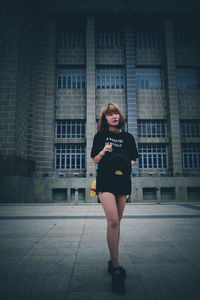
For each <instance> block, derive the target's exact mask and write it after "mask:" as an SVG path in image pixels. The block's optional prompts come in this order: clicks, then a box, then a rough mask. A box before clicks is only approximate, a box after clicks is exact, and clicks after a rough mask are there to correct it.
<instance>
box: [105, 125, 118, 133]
mask: <svg viewBox="0 0 200 300" xmlns="http://www.w3.org/2000/svg"><path fill="white" fill-rule="evenodd" d="M108 130H109V131H111V132H114V133H120V132H121V129H119V128H116V127H113V126H109V127H108Z"/></svg>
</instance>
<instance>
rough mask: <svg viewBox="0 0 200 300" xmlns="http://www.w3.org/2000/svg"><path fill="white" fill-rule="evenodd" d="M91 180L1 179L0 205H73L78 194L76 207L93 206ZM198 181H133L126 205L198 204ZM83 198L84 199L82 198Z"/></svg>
mask: <svg viewBox="0 0 200 300" xmlns="http://www.w3.org/2000/svg"><path fill="white" fill-rule="evenodd" d="M93 180H94V178H92V177H91V178H58V177H57V178H30V177H29V178H28V177H22V176H12V177H11V176H1V177H0V203H17V202H22V203H35V202H36V203H37V202H38V203H39V202H43V203H49V202H64V203H73V202H74V199H73V195H74V190H77V191H79V203H87V202H88V203H96V202H98V199H97V197H90V188H91V185H92V182H93ZM199 188H200V187H199V178H195V177H190V178H189V177H188V178H187V177H185V178H183V177H151V178H146V179H144V178H138V177H135V178H133V179H132V194H131V197H130V198H129V199H128V200H127V201H128V202H132V203H138V202H146V203H164V202H171V203H173V202H174V203H175V202H176V201H178V202H185V201H191V202H193V201H199ZM83 195H84V198H83Z"/></svg>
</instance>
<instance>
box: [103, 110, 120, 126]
mask: <svg viewBox="0 0 200 300" xmlns="http://www.w3.org/2000/svg"><path fill="white" fill-rule="evenodd" d="M105 118H106V121H107V123H108V126H111V127H116V126H117V125H119V119H120V115H119V113H115V112H113V113H110V114H107V115H105Z"/></svg>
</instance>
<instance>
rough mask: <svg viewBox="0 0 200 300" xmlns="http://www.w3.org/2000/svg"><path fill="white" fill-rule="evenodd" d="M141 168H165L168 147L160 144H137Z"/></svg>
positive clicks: (166, 165) (166, 166)
mask: <svg viewBox="0 0 200 300" xmlns="http://www.w3.org/2000/svg"><path fill="white" fill-rule="evenodd" d="M139 154H140V158H139V167H140V168H141V169H167V168H168V147H167V145H163V144H162V145H161V144H139Z"/></svg>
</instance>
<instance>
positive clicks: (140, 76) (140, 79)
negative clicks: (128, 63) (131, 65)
mask: <svg viewBox="0 0 200 300" xmlns="http://www.w3.org/2000/svg"><path fill="white" fill-rule="evenodd" d="M136 88H137V90H160V89H163V72H162V70H161V69H158V68H137V69H136Z"/></svg>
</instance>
